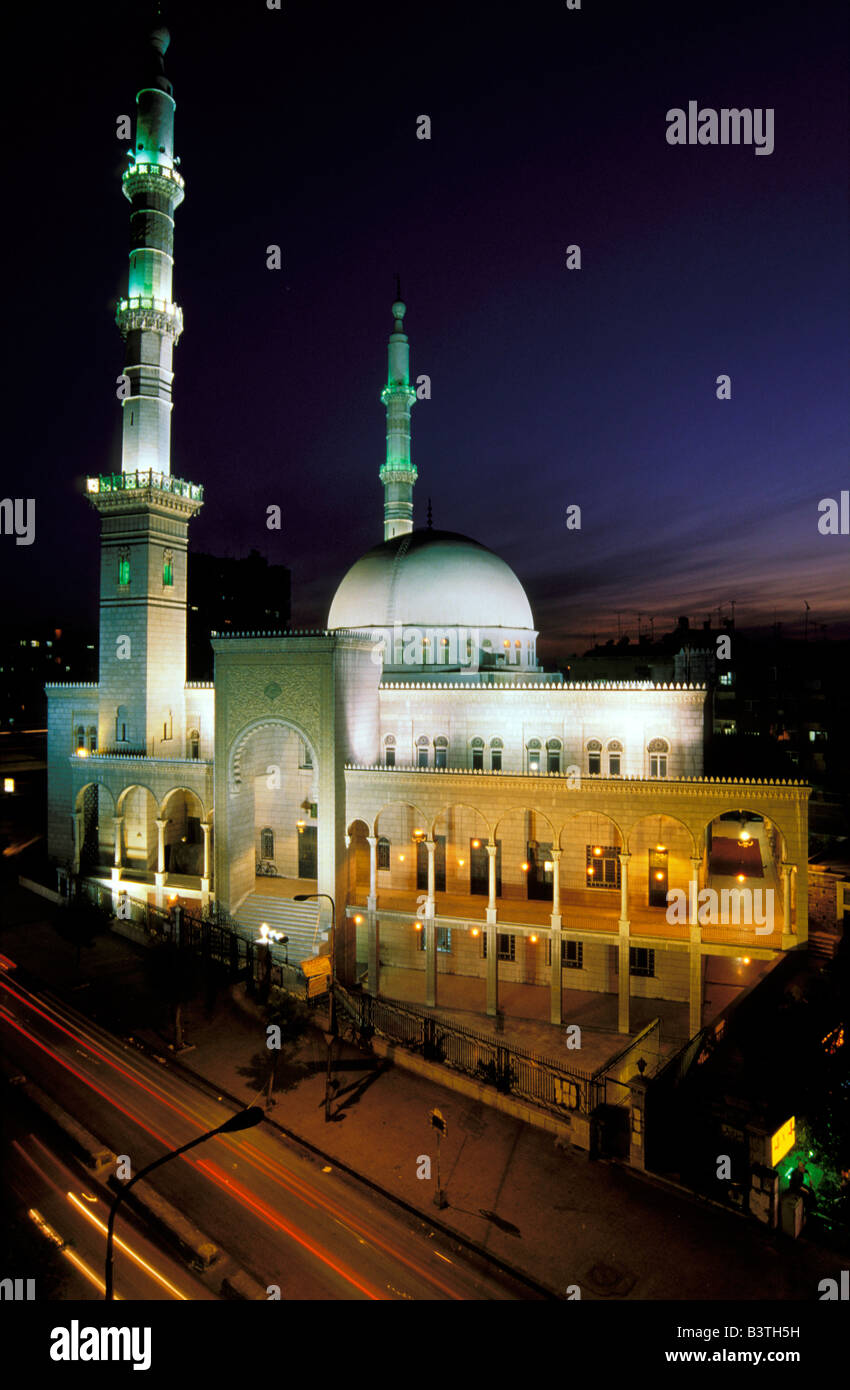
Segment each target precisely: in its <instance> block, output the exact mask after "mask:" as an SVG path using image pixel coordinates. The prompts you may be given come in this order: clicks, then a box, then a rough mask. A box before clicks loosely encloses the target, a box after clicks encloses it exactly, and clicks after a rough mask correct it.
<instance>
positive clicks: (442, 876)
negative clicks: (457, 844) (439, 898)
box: [416, 835, 446, 893]
mask: <svg viewBox="0 0 850 1390" xmlns="http://www.w3.org/2000/svg"><path fill="white" fill-rule="evenodd" d="M436 846H437V848H436V849H435V850H434V892H435V893H445V891H446V837H445V835H437V836H436ZM416 887H417V890H418V891H419V892H420V893H427V892H428V851H427V849H426V848H425V841H424V840H417V842H416Z"/></svg>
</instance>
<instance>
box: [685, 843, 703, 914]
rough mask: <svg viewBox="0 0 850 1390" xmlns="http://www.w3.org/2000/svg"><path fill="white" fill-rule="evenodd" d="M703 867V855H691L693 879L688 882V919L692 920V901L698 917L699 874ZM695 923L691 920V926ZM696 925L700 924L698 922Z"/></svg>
mask: <svg viewBox="0 0 850 1390" xmlns="http://www.w3.org/2000/svg"><path fill="white" fill-rule="evenodd" d="M701 868H702V855H696V854H692V855H691V881H690V883H689V884H688V921H689V922H690V921H691V903H693V904H694V913H693V915H694V917H696V912H697V906H696V905H697V903H698V901H699V875H700V869H701ZM694 925H695V924H694V923H693V922H691V926H694ZM696 925H699V924H698V923H697V924H696Z"/></svg>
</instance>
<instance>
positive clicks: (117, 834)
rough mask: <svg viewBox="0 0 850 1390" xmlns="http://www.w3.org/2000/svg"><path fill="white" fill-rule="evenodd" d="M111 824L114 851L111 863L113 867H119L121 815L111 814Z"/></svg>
mask: <svg viewBox="0 0 850 1390" xmlns="http://www.w3.org/2000/svg"><path fill="white" fill-rule="evenodd" d="M112 824H113V825H114V827H115V852H114V855H113V858H112V865H113V868H115V869H120V868H121V827H122V825H123V824H124V817H123V816H113V817H112Z"/></svg>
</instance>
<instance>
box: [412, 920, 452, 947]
mask: <svg viewBox="0 0 850 1390" xmlns="http://www.w3.org/2000/svg"><path fill="white" fill-rule="evenodd" d="M434 933H435V937H436V945H437V950H438V951H442V952H443V954H444V955H449V954H450V953H451V949H452V929H451V927H435V928H434ZM416 937H417V942H418V946H419V950H420V951H424V950H425V926H424V924H423V927H422V930H421V931H418V932H417V933H416Z"/></svg>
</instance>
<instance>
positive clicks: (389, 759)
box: [384, 748, 395, 767]
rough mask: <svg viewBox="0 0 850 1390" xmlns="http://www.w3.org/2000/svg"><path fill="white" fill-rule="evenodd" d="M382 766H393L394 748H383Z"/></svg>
mask: <svg viewBox="0 0 850 1390" xmlns="http://www.w3.org/2000/svg"><path fill="white" fill-rule="evenodd" d="M384 766H385V767H395V749H394V748H385V749H384Z"/></svg>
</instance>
